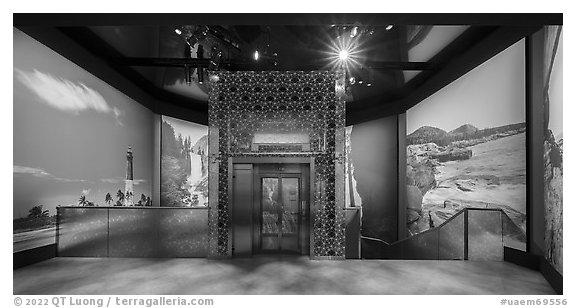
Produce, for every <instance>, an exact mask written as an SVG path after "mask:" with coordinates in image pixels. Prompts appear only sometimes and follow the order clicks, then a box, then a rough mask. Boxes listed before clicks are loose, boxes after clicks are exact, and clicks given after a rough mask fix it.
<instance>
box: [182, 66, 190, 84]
mask: <svg viewBox="0 0 576 308" xmlns="http://www.w3.org/2000/svg"><path fill="white" fill-rule="evenodd" d="M184 79H185V80H186V84H187V85H190V84H192V68H191V67H190V66H189V65H184Z"/></svg>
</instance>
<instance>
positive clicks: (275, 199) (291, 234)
mask: <svg viewBox="0 0 576 308" xmlns="http://www.w3.org/2000/svg"><path fill="white" fill-rule="evenodd" d="M259 178H260V181H259V182H260V183H259V188H260V194H259V195H260V196H259V197H260V204H261V207H260V215H259V216H260V217H259V218H260V228H259V229H260V243H259V244H260V245H259V250H260V252H264V253H266V252H268V253H276V252H279V253H296V254H298V253H300V248H301V247H300V245H299V235H300V224H301V223H300V220H301V212H302V209H301V199H300V195H301V178H300V175H297V174H261V175H260V177H259Z"/></svg>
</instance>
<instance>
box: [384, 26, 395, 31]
mask: <svg viewBox="0 0 576 308" xmlns="http://www.w3.org/2000/svg"><path fill="white" fill-rule="evenodd" d="M392 28H394V25H387V26H386V31H390V30H392Z"/></svg>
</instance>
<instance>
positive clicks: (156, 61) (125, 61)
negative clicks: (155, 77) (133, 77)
mask: <svg viewBox="0 0 576 308" xmlns="http://www.w3.org/2000/svg"><path fill="white" fill-rule="evenodd" d="M210 62H211V61H210V59H198V58H115V59H112V60H111V63H112V64H113V65H126V66H161V67H183V66H185V65H189V66H191V67H205V68H206V67H208V66H210Z"/></svg>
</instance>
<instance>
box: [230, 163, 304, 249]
mask: <svg viewBox="0 0 576 308" xmlns="http://www.w3.org/2000/svg"><path fill="white" fill-rule="evenodd" d="M234 164H252V166H255V165H265V164H303V165H306V166H305V167H307V172H306V173H307V175H304V174H302V177H304V176H306V181H307V182H308V183H307V196H308V200H307V203H308V204H307V207H306V213H305V215H306V216H307V224H306V227H307V232H306V233H307V234H305V237H307V239H306V238H305V240H304V241H303V243H302V247H301V252H300V253H301V254H302V255H307V256H310V255H311V251H310V250H311V247H312V242H313V229H312V222H313V217H312V211H311V209H312V205H313V200H314V185H313V183H314V174H315V170H314V158H313V157H270V156H269V157H247V156H244V157H231V158H229V159H228V175H229V176H228V194H229V196H230V200H231V201H232V200H233V199H234V187H233V186H234V184H233V183H234V179H233V175H234ZM252 172H253V177H255V174H256V173H255V172H254V168H252ZM253 189H254V190H255V187H253ZM256 197H259V196H254V194H253V200H252V204H253V205H252V214H254V208H253V207H254V202H255V200H254V199H255V198H256ZM233 207H234V204H233V202H232V208H230V209H229V215H230V217H231V222H232V223H231V224H230V229H229V230H230V234H232V236H231V237H229V238H228V241H229V245H230V246H231V247H233V243H234V236H235V232H234V215H233V212H234V211H233ZM252 224H254V218H253V217H252ZM254 229H255V228H254V227H253V228H252V234H251V241H252V249H251V252H250V253H249V254H246V253H235V251H234V249H233V250H232V256H233V257H238V256H244V257H247V256H252V255H254V254H262V253H258V251H256V249H255V248H254V247H255V246H256V245H255V243H254V238H255V236H254ZM305 243H307V245H306V244H305ZM233 248H234V247H233ZM263 254H267V253H263Z"/></svg>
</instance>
